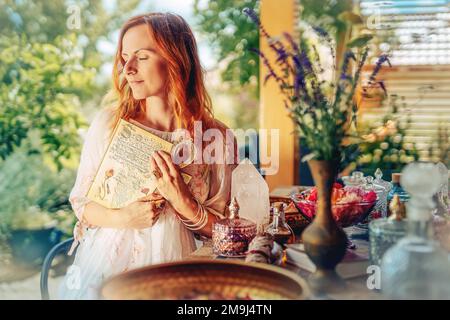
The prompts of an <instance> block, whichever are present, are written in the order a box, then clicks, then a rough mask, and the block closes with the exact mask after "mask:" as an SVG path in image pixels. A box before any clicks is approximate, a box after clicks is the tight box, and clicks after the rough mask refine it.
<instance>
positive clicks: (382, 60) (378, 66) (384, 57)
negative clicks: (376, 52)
mask: <svg viewBox="0 0 450 320" xmlns="http://www.w3.org/2000/svg"><path fill="white" fill-rule="evenodd" d="M385 62H387V63H388V65H389V67H392V65H391V62H390V61H389V57H388V55H387V54H382V55H381V56H379V57H378V60H377V62H376V64H375V68H374V69H373V72H372V74H371V75H370V77H369V80H370V81H369V84H373V82H374V81H375V77H376V76H377V74H378V73H379V72H380V70H381V67H382V65H383V63H385Z"/></svg>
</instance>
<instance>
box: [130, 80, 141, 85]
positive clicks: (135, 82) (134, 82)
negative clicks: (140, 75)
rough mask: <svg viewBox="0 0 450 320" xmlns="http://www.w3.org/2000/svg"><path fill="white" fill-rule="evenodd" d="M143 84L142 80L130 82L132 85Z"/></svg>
mask: <svg viewBox="0 0 450 320" xmlns="http://www.w3.org/2000/svg"><path fill="white" fill-rule="evenodd" d="M143 82H144V80H136V81H130V83H132V84H140V83H143Z"/></svg>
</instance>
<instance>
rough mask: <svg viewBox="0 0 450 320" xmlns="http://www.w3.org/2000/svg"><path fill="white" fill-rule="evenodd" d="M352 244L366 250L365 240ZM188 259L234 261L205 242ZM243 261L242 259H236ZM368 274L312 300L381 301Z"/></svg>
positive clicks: (286, 265) (282, 264)
mask: <svg viewBox="0 0 450 320" xmlns="http://www.w3.org/2000/svg"><path fill="white" fill-rule="evenodd" d="M352 231H353V230H351V229H350V230H347V233H351V232H352ZM352 242H353V243H354V244H355V245H356V246H357V247H360V248H362V250H365V249H364V248H368V243H367V241H366V240H359V239H352ZM188 259H236V258H223V257H219V256H217V255H215V254H214V253H213V250H212V243H211V242H205V243H204V245H203V246H201V247H200V248H198V249H197V250H196V251H195V252H193V253H192V254H191V255H190V256H189V257H188ZM238 259H239V260H243V258H238ZM275 265H278V266H279V267H280V268H284V269H287V270H290V271H292V272H294V273H296V274H297V275H299V276H300V277H302V278H303V279H305V280H306V281H307V282H308V277H309V275H310V274H311V273H310V272H308V271H307V270H305V269H302V268H300V267H298V266H296V265H293V264H290V263H286V262H285V261H280V262H278V263H276V264H275ZM369 276H370V274H365V275H361V276H355V277H352V278H347V279H345V280H344V282H345V287H344V288H343V289H342V290H339V291H337V290H332V291H333V292H329V293H327V294H322V295H316V296H313V297H312V299H332V300H379V299H383V296H382V295H381V294H380V293H379V292H378V291H377V290H370V289H369V288H368V286H367V280H368V277H369Z"/></svg>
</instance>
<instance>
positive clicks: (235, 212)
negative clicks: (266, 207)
mask: <svg viewBox="0 0 450 320" xmlns="http://www.w3.org/2000/svg"><path fill="white" fill-rule="evenodd" d="M229 208H230V217H229V218H226V219H222V220H219V221H217V222H215V223H214V225H213V231H212V241H213V252H214V254H217V255H219V256H223V257H243V256H245V253H246V252H247V250H248V245H249V244H250V242H251V241H252V240H253V238H254V237H255V236H256V231H257V230H256V223H254V222H252V221H250V220H247V219H243V218H239V205H238V203H237V201H236V198H233V200H232V201H231V204H230V207H229Z"/></svg>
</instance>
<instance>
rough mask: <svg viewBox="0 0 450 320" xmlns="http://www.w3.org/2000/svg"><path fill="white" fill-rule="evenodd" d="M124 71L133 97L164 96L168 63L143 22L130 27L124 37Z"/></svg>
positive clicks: (138, 98)
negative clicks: (158, 51) (160, 53)
mask: <svg viewBox="0 0 450 320" xmlns="http://www.w3.org/2000/svg"><path fill="white" fill-rule="evenodd" d="M122 58H123V60H124V63H125V67H124V69H123V72H124V73H125V78H126V79H127V81H128V83H129V85H130V87H131V91H132V93H133V98H134V99H136V100H141V99H145V98H148V97H150V96H161V97H162V96H163V95H164V88H165V85H166V79H167V72H166V64H165V61H164V60H163V59H162V57H161V56H160V55H159V54H158V53H157V47H156V44H155V42H154V40H153V38H152V37H151V36H150V34H149V31H148V26H147V25H144V24H141V25H138V26H135V27H132V28H130V29H128V31H127V32H126V33H125V34H124V36H123V39H122Z"/></svg>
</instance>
